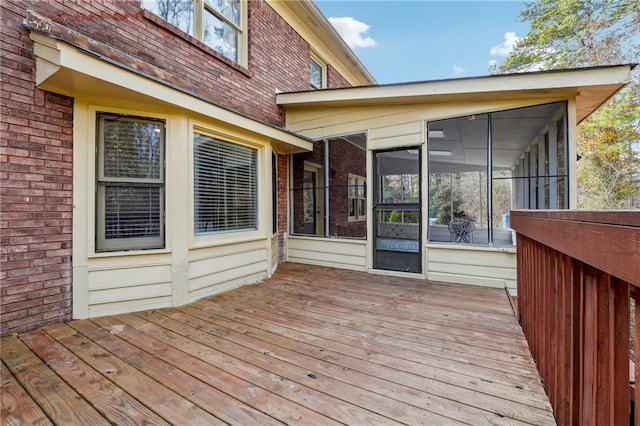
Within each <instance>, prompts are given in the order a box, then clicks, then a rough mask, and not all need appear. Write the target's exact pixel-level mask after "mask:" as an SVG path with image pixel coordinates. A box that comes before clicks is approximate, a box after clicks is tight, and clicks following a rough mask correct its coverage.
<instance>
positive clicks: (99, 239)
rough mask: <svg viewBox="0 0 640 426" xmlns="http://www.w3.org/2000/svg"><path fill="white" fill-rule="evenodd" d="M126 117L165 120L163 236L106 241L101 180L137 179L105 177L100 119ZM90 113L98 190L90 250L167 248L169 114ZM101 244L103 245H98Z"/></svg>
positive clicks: (161, 226) (115, 251) (105, 111)
mask: <svg viewBox="0 0 640 426" xmlns="http://www.w3.org/2000/svg"><path fill="white" fill-rule="evenodd" d="M108 115H113V116H123V117H131V118H137V119H140V120H143V121H144V120H149V121H158V122H160V121H162V122H163V125H162V128H161V132H162V141H161V147H160V156H161V159H160V163H161V165H160V167H161V177H160V178H158V179H156V181H157V182H154V183H156V184H159V185H160V189H161V195H160V206H159V207H160V236H159V237H153V238H131V239H118V240H116V241H107V240H106V239H105V218H104V214H103V211H104V208H105V205H104V204H105V200H104V194H102V193H101V192H102V191H101V188H104V187H105V185H101V184H100V183H99V182H126V183H130V184H132V183H133V182H134V181H135V179H123V178H111V179H105V178H104V176H103V170H104V157H103V155H104V149H103V136H104V135H103V134H102V133H101V131H100V126H99V124H98V120H99V117H100V116H108ZM91 116H92V118H93V123H94V126H95V127H94V129H95V131H94V134H95V138H94V144H95V145H94V146H95V151H94V152H95V153H96V156H95V160H94V164H95V169H94V170H95V173H94V176H95V177H94V180H93V185H94V193H95V197H96V198H95V200H94V201H95V207H94V210H93V212H92V216H91V217H93V229H94V230H95V231H94V232H95V236H96V238H95V243H94V244H93V248H92V250H91V252H92V253H95V254H107V255H109V254H113V253H117V252H134V253H135V252H138V253H139V252H141V251H144V252H147V251H157V250H165V249H166V248H167V229H166V228H167V224H166V211H167V201H166V192H167V176H166V152H167V118H166V117H157V116H154V115H153V114H149V113H146V112H140V111H136V112H122V111H117V112H115V111H113V110H109V109H106V108H105V109H95V110H93V111H92V112H91ZM129 241H130V242H131V244H127V242H129ZM99 246H100V247H99Z"/></svg>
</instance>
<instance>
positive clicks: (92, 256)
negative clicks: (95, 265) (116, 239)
mask: <svg viewBox="0 0 640 426" xmlns="http://www.w3.org/2000/svg"><path fill="white" fill-rule="evenodd" d="M170 253H171V249H170V248H163V249H148V250H141V249H134V250H114V251H100V252H94V253H91V254H89V256H87V258H88V259H100V258H106V257H125V256H150V255H157V254H170Z"/></svg>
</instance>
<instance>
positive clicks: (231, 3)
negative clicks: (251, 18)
mask: <svg viewBox="0 0 640 426" xmlns="http://www.w3.org/2000/svg"><path fill="white" fill-rule="evenodd" d="M142 5H143V7H144V8H145V9H147V10H149V11H151V12H153V13H155V14H156V15H158V16H159V17H161V18H162V19H164V20H166V21H167V22H169V23H170V24H172V25H174V26H176V27H177V28H179V29H181V30H182V31H184V32H185V33H187V34H189V35H190V36H193V37H195V38H197V39H198V40H200V41H202V42H203V43H204V44H206V45H207V46H209V47H211V48H212V49H213V50H215V51H217V52H219V53H220V54H222V55H223V56H225V57H226V58H228V59H231V60H232V61H234V62H237V63H240V64H244V63H245V62H246V59H245V54H244V52H245V51H246V49H245V47H244V46H245V43H246V37H245V34H246V31H245V29H246V24H245V22H246V21H245V19H244V14H245V11H244V9H245V8H244V6H245V3H244V2H243V0H143V1H142Z"/></svg>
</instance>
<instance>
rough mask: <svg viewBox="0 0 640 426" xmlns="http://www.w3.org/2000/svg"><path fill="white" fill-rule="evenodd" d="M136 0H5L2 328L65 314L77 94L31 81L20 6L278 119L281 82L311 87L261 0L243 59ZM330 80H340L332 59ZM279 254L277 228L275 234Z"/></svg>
mask: <svg viewBox="0 0 640 426" xmlns="http://www.w3.org/2000/svg"><path fill="white" fill-rule="evenodd" d="M140 4H141V1H140V0H117V1H116V0H84V1H83V0H78V1H68V0H2V1H1V2H0V10H1V12H2V15H1V19H2V21H1V25H0V27H1V28H0V31H1V40H2V71H1V76H2V82H1V89H2V90H1V99H2V111H1V117H0V132H1V137H0V149H1V152H0V166H1V169H0V179H1V180H2V182H1V185H0V188H1V191H2V192H1V195H2V203H1V210H0V213H1V215H2V216H1V218H0V230H1V231H2V235H1V250H0V262H2V264H1V268H0V270H1V272H0V278H1V279H2V284H1V287H0V295H1V302H0V315H1V325H0V334H1V335H7V334H9V333H12V332H21V331H25V330H28V329H32V328H36V327H39V326H44V325H48V324H52V323H56V322H60V321H64V320H68V319H70V318H71V294H72V293H71V285H72V276H71V244H72V234H71V232H72V230H71V226H72V222H71V221H72V151H73V146H72V141H73V135H72V131H73V123H72V120H73V99H72V98H68V97H65V96H61V95H57V94H53V93H48V92H44V91H42V90H39V89H37V88H36V86H35V61H34V55H33V43H32V42H31V40H30V39H29V36H28V31H27V30H26V29H25V28H24V26H23V20H24V18H25V16H26V14H27V12H26V11H27V9H31V10H33V11H34V12H36V13H38V14H40V15H42V16H44V17H46V18H48V19H51V20H52V21H54V22H56V23H59V24H62V25H64V26H66V27H68V28H70V29H72V30H74V31H77V32H78V33H79V34H81V35H83V36H85V37H89V38H91V39H94V40H97V41H99V42H101V43H105V44H106V45H108V46H110V47H113V48H114V49H117V50H120V51H122V52H124V53H126V54H128V55H130V56H132V57H134V58H135V59H137V60H140V61H144V62H145V63H147V64H150V65H151V66H153V67H157V68H158V69H160V70H162V71H164V72H165V73H166V74H167V75H168V76H169V77H168V78H170V79H171V81H172V82H174V83H176V82H177V84H178V85H182V86H183V87H188V88H190V89H193V90H195V91H197V92H199V93H200V94H202V95H204V96H206V97H208V98H212V99H214V100H216V101H218V102H220V103H222V104H225V105H228V106H231V107H233V108H236V109H238V110H240V111H242V112H245V113H247V114H250V115H252V116H255V117H257V118H260V119H262V120H265V121H267V122H270V123H273V124H276V125H283V124H284V110H283V109H282V108H280V107H278V106H277V105H276V103H275V93H276V90H279V91H296V90H306V89H308V88H309V58H310V47H309V45H308V44H307V43H306V42H305V41H304V40H303V39H302V38H301V37H300V36H299V35H298V34H297V33H296V32H295V31H294V30H293V29H292V28H291V27H289V25H288V24H287V23H286V22H284V21H283V20H282V18H281V17H280V16H279V15H277V14H276V13H275V12H274V11H273V10H272V9H271V8H270V6H269V5H268V4H266V3H265V2H263V1H262V0H252V1H251V2H249V10H248V21H249V25H248V37H249V62H248V67H247V68H243V67H240V66H238V65H237V64H234V63H232V62H230V61H229V60H227V59H225V58H223V57H222V56H221V55H219V54H217V53H216V52H214V51H213V50H212V49H210V48H208V47H207V46H205V45H204V44H202V43H200V42H199V41H197V40H195V39H193V38H191V37H189V36H186V35H180V34H179V32H177V31H175V30H173V29H172V28H171V27H170V26H169V25H168V24H166V23H163V21H162V20H160V19H157V18H156V17H155V16H154V15H152V14H149V13H148V12H146V13H145V12H144V11H143V10H142V9H141V8H140ZM328 82H329V85H330V87H343V86H347V85H348V83H347V81H346V80H345V79H344V78H343V77H342V76H340V75H339V73H337V72H336V71H335V69H332V68H331V67H330V68H329V77H328ZM287 164H288V159H287V157H286V156H278V199H279V206H278V228H279V232H280V233H281V234H282V233H284V232H286V230H287V215H288V212H287V197H288V195H289V194H288V193H287V189H286V187H287V180H288V176H287V172H288V169H287ZM280 240H281V241H280V243H281V249H282V251H281V256H283V254H284V238H283V237H282V235H281V237H280Z"/></svg>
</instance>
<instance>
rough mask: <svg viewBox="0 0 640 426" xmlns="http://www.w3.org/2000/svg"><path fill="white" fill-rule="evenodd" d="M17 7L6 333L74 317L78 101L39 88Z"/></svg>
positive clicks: (13, 16) (5, 64) (12, 15)
mask: <svg viewBox="0 0 640 426" xmlns="http://www.w3.org/2000/svg"><path fill="white" fill-rule="evenodd" d="M5 6H6V7H7V9H4V7H5ZM9 9H12V10H9ZM15 9H16V8H11V5H10V4H6V5H5V3H3V10H2V52H3V60H2V72H1V75H2V91H1V97H2V112H1V114H2V119H1V121H0V135H1V136H0V150H1V153H0V179H1V180H2V184H1V185H0V194H1V196H2V203H0V214H1V220H0V232H1V233H2V237H1V239H0V241H1V246H2V248H1V249H0V262H2V266H1V271H2V272H0V279H1V280H2V286H1V289H0V298H1V302H0V316H1V317H2V321H1V323H0V334H1V335H3V336H4V335H7V334H9V333H12V332H20V331H24V330H27V329H30V328H34V327H37V326H44V325H48V324H53V323H57V322H60V321H65V320H69V319H70V318H71V214H72V205H71V196H72V194H71V191H72V176H71V169H72V154H73V152H72V151H73V146H72V140H73V137H72V130H73V100H72V99H70V98H67V97H65V96H60V95H56V94H53V93H47V92H44V91H42V90H39V89H37V88H36V87H35V76H34V70H35V61H34V60H33V55H32V54H31V51H32V43H31V40H29V37H28V35H27V33H26V32H25V31H23V30H21V28H19V27H17V28H16V23H17V22H21V19H22V16H21V13H22V12H21V11H18V12H16V11H15Z"/></svg>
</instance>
